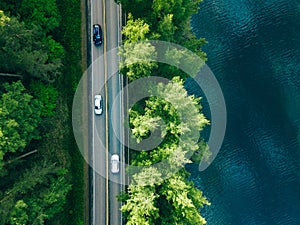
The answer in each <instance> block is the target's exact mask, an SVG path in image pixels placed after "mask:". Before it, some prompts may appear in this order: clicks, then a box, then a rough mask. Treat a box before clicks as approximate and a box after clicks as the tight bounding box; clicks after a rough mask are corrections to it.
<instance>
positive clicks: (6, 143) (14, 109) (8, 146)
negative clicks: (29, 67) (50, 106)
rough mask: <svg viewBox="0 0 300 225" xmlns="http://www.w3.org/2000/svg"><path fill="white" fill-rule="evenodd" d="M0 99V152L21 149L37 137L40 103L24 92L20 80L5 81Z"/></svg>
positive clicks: (4, 152)
mask: <svg viewBox="0 0 300 225" xmlns="http://www.w3.org/2000/svg"><path fill="white" fill-rule="evenodd" d="M3 86H4V89H5V91H4V93H3V94H2V96H1V99H0V152H1V155H2V156H4V155H5V154H6V153H8V152H11V153H14V152H17V151H23V150H24V148H25V146H26V145H28V144H29V143H30V141H31V140H32V139H39V138H40V136H39V131H38V129H37V127H38V125H39V123H40V122H41V108H42V105H41V103H40V102H39V101H38V100H36V99H33V97H32V96H31V95H29V94H28V93H26V91H25V87H24V86H23V85H22V83H21V82H20V81H18V82H15V83H12V84H11V85H9V84H8V83H5V84H4V85H3Z"/></svg>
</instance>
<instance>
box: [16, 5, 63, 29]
mask: <svg viewBox="0 0 300 225" xmlns="http://www.w3.org/2000/svg"><path fill="white" fill-rule="evenodd" d="M19 13H20V15H21V20H22V21H24V22H26V24H27V25H29V26H32V25H35V26H38V27H39V28H40V29H42V30H43V31H44V32H45V33H48V32H49V31H52V30H53V29H54V28H56V27H58V26H59V22H60V20H61V17H60V15H59V13H58V9H57V5H56V1H55V0H47V1H36V0H23V1H22V5H21V8H20V9H19Z"/></svg>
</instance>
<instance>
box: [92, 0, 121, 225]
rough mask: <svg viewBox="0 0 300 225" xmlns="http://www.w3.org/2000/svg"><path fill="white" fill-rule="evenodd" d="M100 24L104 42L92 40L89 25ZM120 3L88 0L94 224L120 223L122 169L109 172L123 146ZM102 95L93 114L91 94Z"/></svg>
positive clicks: (119, 224) (109, 0) (118, 224)
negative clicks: (98, 110)
mask: <svg viewBox="0 0 300 225" xmlns="http://www.w3.org/2000/svg"><path fill="white" fill-rule="evenodd" d="M93 24H100V26H101V27H102V31H103V43H102V45H101V46H99V47H96V46H95V45H94V44H93V40H92V38H93V35H92V26H93ZM120 24H121V21H120V6H119V5H117V4H116V3H115V2H114V1H113V0H90V24H89V26H90V27H87V30H88V32H91V35H90V38H91V40H90V43H91V44H90V45H88V46H90V48H91V49H90V51H91V62H92V69H91V70H90V72H89V74H88V89H89V94H88V99H89V100H88V101H90V103H89V104H88V105H89V106H90V109H89V117H90V118H92V119H89V123H90V124H89V128H90V131H89V138H88V140H89V142H90V143H89V157H90V160H89V162H90V163H92V167H93V168H94V170H93V171H92V173H91V176H90V177H91V182H90V188H91V190H90V192H89V193H90V195H91V196H90V201H91V204H90V206H91V209H90V223H91V224H93V225H109V224H110V225H121V224H122V214H121V211H120V207H121V204H120V203H119V202H118V201H117V198H116V196H117V195H118V194H119V193H120V191H121V189H122V185H121V183H122V182H121V181H122V179H123V177H124V169H123V167H120V172H119V173H117V174H113V173H111V168H110V158H111V155H112V154H114V153H116V154H118V155H119V156H120V161H123V158H124V157H123V152H124V151H123V146H122V144H121V142H120V140H119V139H120V137H121V138H122V135H123V131H122V127H123V126H121V124H123V121H122V118H123V116H122V115H123V113H122V110H123V101H122V98H117V96H118V95H119V93H120V91H121V88H122V78H121V76H120V75H119V74H118V62H119V58H118V55H117V49H116V47H117V46H118V45H119V43H120V42H121V39H120V38H121V36H120ZM96 94H101V95H102V97H103V113H102V115H95V113H94V109H93V105H94V96H95V95H96Z"/></svg>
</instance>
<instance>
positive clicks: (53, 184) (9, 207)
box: [0, 162, 71, 224]
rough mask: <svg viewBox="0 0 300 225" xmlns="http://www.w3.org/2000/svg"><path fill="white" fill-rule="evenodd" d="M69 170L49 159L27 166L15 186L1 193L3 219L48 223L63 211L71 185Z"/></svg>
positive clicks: (0, 205)
mask: <svg viewBox="0 0 300 225" xmlns="http://www.w3.org/2000/svg"><path fill="white" fill-rule="evenodd" d="M67 173H68V171H67V170H66V169H61V168H59V167H57V166H55V165H54V164H48V163H45V162H39V163H35V165H34V166H33V167H31V168H30V169H26V170H25V171H24V172H23V173H22V174H21V175H20V176H19V177H18V179H17V180H16V181H15V183H14V184H13V186H12V187H11V188H9V189H8V190H6V192H5V193H4V195H3V196H0V203H1V204H0V222H1V224H6V223H8V221H10V224H44V222H45V221H46V220H49V219H51V218H53V217H54V216H55V215H56V214H57V213H58V212H60V211H61V210H62V208H63V206H64V204H65V203H66V196H67V194H68V192H69V191H70V190H71V185H70V184H68V181H67V179H66V174H67Z"/></svg>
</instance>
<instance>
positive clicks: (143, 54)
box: [119, 42, 157, 81]
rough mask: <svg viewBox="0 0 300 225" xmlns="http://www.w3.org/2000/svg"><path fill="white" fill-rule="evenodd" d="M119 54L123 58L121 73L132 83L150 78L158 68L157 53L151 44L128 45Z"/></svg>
mask: <svg viewBox="0 0 300 225" xmlns="http://www.w3.org/2000/svg"><path fill="white" fill-rule="evenodd" d="M119 54H120V55H121V57H122V61H121V62H120V68H121V71H122V72H123V73H124V74H126V75H127V76H128V78H129V80H130V81H132V80H135V79H138V78H141V77H148V76H150V75H151V71H152V69H153V68H155V67H157V63H156V62H155V58H156V56H157V53H156V51H155V47H154V46H152V45H151V44H150V43H149V42H139V43H126V44H124V46H123V47H122V48H121V49H120V51H119Z"/></svg>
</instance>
